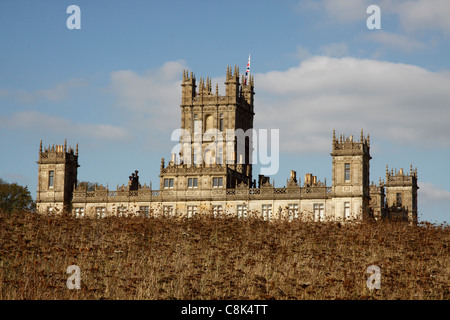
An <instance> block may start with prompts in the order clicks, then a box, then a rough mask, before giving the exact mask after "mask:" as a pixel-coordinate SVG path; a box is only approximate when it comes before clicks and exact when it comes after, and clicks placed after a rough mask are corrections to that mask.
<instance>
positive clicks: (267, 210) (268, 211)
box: [261, 204, 272, 220]
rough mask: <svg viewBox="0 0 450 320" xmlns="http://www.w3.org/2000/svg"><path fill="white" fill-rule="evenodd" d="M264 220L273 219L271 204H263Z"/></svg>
mask: <svg viewBox="0 0 450 320" xmlns="http://www.w3.org/2000/svg"><path fill="white" fill-rule="evenodd" d="M261 211H262V218H263V219H264V220H270V218H271V217H272V205H271V204H263V205H262V210H261Z"/></svg>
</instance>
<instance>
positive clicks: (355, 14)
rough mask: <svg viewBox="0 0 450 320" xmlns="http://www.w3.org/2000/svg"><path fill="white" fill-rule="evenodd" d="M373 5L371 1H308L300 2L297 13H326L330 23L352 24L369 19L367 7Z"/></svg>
mask: <svg viewBox="0 0 450 320" xmlns="http://www.w3.org/2000/svg"><path fill="white" fill-rule="evenodd" d="M371 4H373V3H371V1H369V0H345V1H336V0H322V1H311V0H307V1H300V2H299V3H298V5H297V6H296V11H297V12H299V13H307V12H310V11H316V12H320V13H324V14H325V15H326V16H327V19H329V21H337V22H339V23H352V22H355V21H365V20H366V19H367V17H368V16H367V14H366V10H367V7H368V6H369V5H371ZM321 21H322V20H321ZM322 23H323V21H322Z"/></svg>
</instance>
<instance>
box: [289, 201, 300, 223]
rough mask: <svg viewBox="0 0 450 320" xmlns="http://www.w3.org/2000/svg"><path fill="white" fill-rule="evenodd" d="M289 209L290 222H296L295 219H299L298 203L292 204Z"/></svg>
mask: <svg viewBox="0 0 450 320" xmlns="http://www.w3.org/2000/svg"><path fill="white" fill-rule="evenodd" d="M288 207H289V212H288V214H289V221H292V220H294V219H295V218H298V203H290V204H289V205H288Z"/></svg>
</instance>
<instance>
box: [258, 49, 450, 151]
mask: <svg viewBox="0 0 450 320" xmlns="http://www.w3.org/2000/svg"><path fill="white" fill-rule="evenodd" d="M449 87H450V76H449V74H448V73H437V72H430V71H427V70H425V69H423V68H420V67H417V66H412V65H407V64H396V63H391V62H382V61H376V60H367V59H365V60H360V59H355V58H329V57H312V58H310V59H308V60H305V61H303V62H302V63H301V64H300V65H299V66H298V67H295V68H291V69H288V70H286V71H272V72H268V73H265V74H255V91H256V95H255V110H256V117H255V125H256V126H258V127H261V128H280V129H281V130H280V139H281V140H282V141H281V149H282V150H291V151H318V150H321V151H325V150H329V148H330V143H331V133H332V129H333V128H335V129H336V131H337V132H338V133H339V132H341V133H344V134H346V135H350V134H356V135H357V136H358V134H359V132H360V130H361V128H364V130H365V131H366V132H369V133H370V134H371V136H372V138H375V139H377V140H381V139H385V140H389V141H392V142H394V143H398V144H410V145H415V146H417V147H422V148H428V147H436V146H439V147H440V148H449V147H450V140H449V139H448V137H450V126H448V119H449V118H450V108H448V101H450V91H449V90H448V88H449ZM306 137H308V138H306Z"/></svg>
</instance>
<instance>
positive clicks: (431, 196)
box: [419, 182, 450, 204]
mask: <svg viewBox="0 0 450 320" xmlns="http://www.w3.org/2000/svg"><path fill="white" fill-rule="evenodd" d="M419 190H420V197H419V200H420V201H421V202H423V203H436V202H445V203H448V204H450V191H447V190H444V189H441V188H439V187H437V186H435V185H434V184H433V183H431V182H419Z"/></svg>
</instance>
